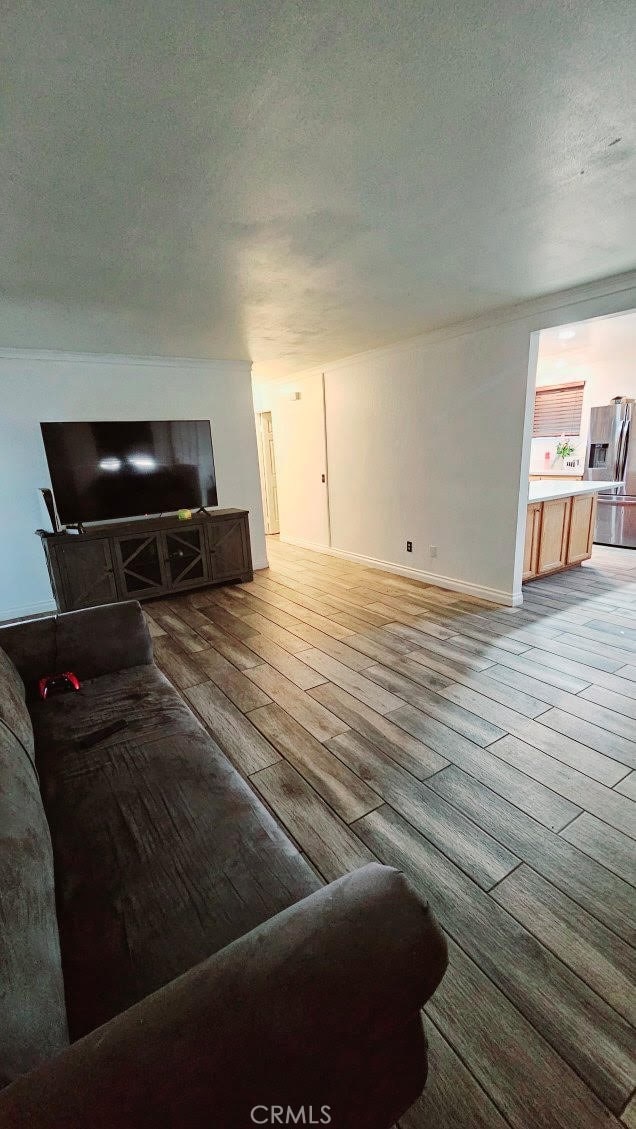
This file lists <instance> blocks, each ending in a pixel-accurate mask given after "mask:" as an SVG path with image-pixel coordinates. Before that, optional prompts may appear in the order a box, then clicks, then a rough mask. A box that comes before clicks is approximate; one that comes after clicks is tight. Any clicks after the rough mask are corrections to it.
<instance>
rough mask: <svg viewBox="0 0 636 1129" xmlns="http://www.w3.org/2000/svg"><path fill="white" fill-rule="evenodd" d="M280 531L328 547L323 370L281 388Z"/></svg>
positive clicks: (277, 441) (277, 430) (277, 424)
mask: <svg viewBox="0 0 636 1129" xmlns="http://www.w3.org/2000/svg"><path fill="white" fill-rule="evenodd" d="M272 416H273V423H274V446H275V449H276V469H277V482H278V507H279V512H280V534H281V537H282V538H285V537H287V538H289V539H290V540H292V541H298V542H300V543H302V544H306V545H309V546H310V547H311V546H313V545H315V546H317V547H319V548H320V547H322V548H325V547H328V546H329V545H330V544H331V536H330V528H329V497H328V483H327V445H326V429H325V402H324V389H323V376H322V373H317V374H314V375H312V376H307V377H303V379H302V380H295V381H294V382H293V385H285V386H284V389H281V390H280V392H278V394H277V396H276V400H275V405H274V408H273V412H272Z"/></svg>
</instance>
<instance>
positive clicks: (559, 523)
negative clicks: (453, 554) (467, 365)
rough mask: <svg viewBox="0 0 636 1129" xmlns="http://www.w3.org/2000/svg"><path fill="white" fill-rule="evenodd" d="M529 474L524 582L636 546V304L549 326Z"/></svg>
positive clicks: (542, 348)
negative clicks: (601, 548)
mask: <svg viewBox="0 0 636 1129" xmlns="http://www.w3.org/2000/svg"><path fill="white" fill-rule="evenodd" d="M529 477H530V482H529V488H528V511H527V523H526V533H525V546H524V562H523V581H524V582H527V581H532V580H534V579H536V578H538V577H544V576H547V575H550V574H552V573H556V572H560V571H562V570H564V569H570V568H573V567H576V566H577V565H580V564H582V563H583V561H585V560H589V559H590V558H591V557H592V555H593V551H594V545H605V546H616V547H620V548H632V549H633V548H636V311H631V312H629V313H626V314H619V315H615V316H611V317H603V318H594V319H590V320H589V321H585V322H577V323H574V324H572V325H562V326H559V327H556V328H554V329H549V330H543V331H542V332H541V334H540V338H539V351H538V359H537V374H536V387H535V400H534V416H533V424H532V443H531V457H530V476H529ZM635 563H636V561H635Z"/></svg>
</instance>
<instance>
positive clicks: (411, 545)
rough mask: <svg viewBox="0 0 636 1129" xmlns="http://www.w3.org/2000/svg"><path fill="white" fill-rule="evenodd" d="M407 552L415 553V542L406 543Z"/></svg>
mask: <svg viewBox="0 0 636 1129" xmlns="http://www.w3.org/2000/svg"><path fill="white" fill-rule="evenodd" d="M406 551H407V553H412V552H413V542H412V541H407V542H406Z"/></svg>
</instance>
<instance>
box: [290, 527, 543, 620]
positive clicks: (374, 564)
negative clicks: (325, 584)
mask: <svg viewBox="0 0 636 1129" xmlns="http://www.w3.org/2000/svg"><path fill="white" fill-rule="evenodd" d="M280 540H281V541H284V542H285V544H287V545H297V546H298V548H299V549H311V550H312V551H313V552H315V553H326V554H328V556H331V557H342V558H343V559H344V560H347V561H355V562H356V563H357V564H362V565H365V566H366V567H367V568H377V569H380V570H381V571H382V572H393V573H395V574H396V575H397V576H407V577H409V578H410V579H411V580H421V581H422V583H423V584H434V585H435V586H436V587H437V588H447V589H449V591H451V592H462V593H464V594H465V595H467V596H477V597H478V599H480V600H490V601H491V602H492V603H493V604H505V605H506V606H507V607H512V608H518V607H520V606H521V604H523V593H522V592H506V591H504V590H503V589H501V588H488V587H486V585H484V584H471V582H470V581H468V580H458V579H457V578H456V577H454V576H440V575H439V573H436V572H425V571H424V570H423V569H419V568H408V567H407V566H406V565H400V564H395V563H394V562H393V561H382V560H379V559H378V558H377V557H367V556H364V554H362V553H351V552H348V551H347V550H346V549H335V548H334V547H333V546H329V545H318V544H316V543H315V542H313V541H303V540H301V539H300V538H297V537H283V536H282V535H280Z"/></svg>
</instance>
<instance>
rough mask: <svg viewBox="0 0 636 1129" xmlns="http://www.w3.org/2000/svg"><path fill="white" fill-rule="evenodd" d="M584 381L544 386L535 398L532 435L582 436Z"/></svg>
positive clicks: (535, 436) (538, 389)
mask: <svg viewBox="0 0 636 1129" xmlns="http://www.w3.org/2000/svg"><path fill="white" fill-rule="evenodd" d="M584 388H585V381H584V380H577V381H573V382H571V383H570V384H544V385H543V387H542V388H537V390H536V393H535V397H534V422H533V427H532V435H533V437H534V438H537V437H538V436H541V435H580V433H581V412H582V410H583V389H584Z"/></svg>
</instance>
